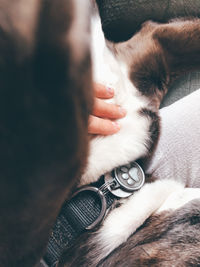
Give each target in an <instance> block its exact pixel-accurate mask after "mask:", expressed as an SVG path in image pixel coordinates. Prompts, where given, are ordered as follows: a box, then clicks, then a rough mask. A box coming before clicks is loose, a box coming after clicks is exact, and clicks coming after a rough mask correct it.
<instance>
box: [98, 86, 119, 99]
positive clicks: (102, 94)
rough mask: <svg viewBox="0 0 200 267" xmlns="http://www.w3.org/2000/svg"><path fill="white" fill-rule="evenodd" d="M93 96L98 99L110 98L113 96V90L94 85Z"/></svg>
mask: <svg viewBox="0 0 200 267" xmlns="http://www.w3.org/2000/svg"><path fill="white" fill-rule="evenodd" d="M94 95H95V96H96V97H98V98H104V99H107V98H112V97H113V96H114V90H113V89H112V88H111V87H107V86H104V85H102V84H99V83H94Z"/></svg>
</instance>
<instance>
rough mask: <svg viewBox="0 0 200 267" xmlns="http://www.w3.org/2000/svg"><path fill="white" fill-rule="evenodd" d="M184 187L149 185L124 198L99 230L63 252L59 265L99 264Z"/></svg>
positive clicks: (84, 266)
mask: <svg viewBox="0 0 200 267" xmlns="http://www.w3.org/2000/svg"><path fill="white" fill-rule="evenodd" d="M182 190H183V186H182V185H181V184H179V183H177V182H174V181H173V180H165V181H156V182H155V183H152V184H146V185H145V186H144V187H143V188H142V189H141V190H140V191H139V192H136V193H135V194H134V195H133V196H131V197H130V198H129V199H126V200H123V201H122V205H121V206H119V207H118V208H115V209H114V210H112V211H111V212H110V213H109V215H108V217H107V218H106V219H105V221H104V222H103V225H102V227H101V228H100V229H99V230H97V231H96V232H91V233H86V234H85V235H83V236H81V237H80V239H79V240H77V242H76V243H75V244H74V246H72V247H71V248H70V249H69V250H67V251H66V252H65V253H64V254H63V257H62V259H61V262H60V265H59V266H66V267H73V266H82V267H87V266H91V267H95V266H97V265H98V264H99V262H100V261H101V260H102V259H104V258H106V257H107V256H108V255H109V254H110V253H111V252H112V251H113V250H114V249H115V248H117V247H118V246H120V245H121V244H122V243H124V242H126V241H127V239H128V237H129V236H130V235H131V234H133V233H134V232H135V231H136V229H137V228H138V227H140V226H141V225H142V224H143V223H144V221H145V220H146V219H147V218H148V217H149V216H150V215H151V214H152V213H154V212H155V211H156V210H157V209H158V208H159V207H160V206H161V205H162V204H163V203H164V202H165V200H166V199H167V197H168V196H169V195H170V194H171V193H173V192H175V191H177V192H179V191H182Z"/></svg>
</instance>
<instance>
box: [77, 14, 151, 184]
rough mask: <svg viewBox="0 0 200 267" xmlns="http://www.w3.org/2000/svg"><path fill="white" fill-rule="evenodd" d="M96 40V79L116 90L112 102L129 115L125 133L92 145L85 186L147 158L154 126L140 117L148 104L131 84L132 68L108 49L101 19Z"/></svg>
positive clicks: (95, 29)
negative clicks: (150, 127) (150, 130)
mask: <svg viewBox="0 0 200 267" xmlns="http://www.w3.org/2000/svg"><path fill="white" fill-rule="evenodd" d="M92 38H93V39H92V58H93V71H94V79H95V81H96V82H99V83H103V84H105V85H109V86H112V87H113V88H114V90H115V97H114V98H113V99H112V101H113V102H114V103H116V104H119V105H121V106H122V107H124V108H125V109H126V111H127V115H126V117H125V118H123V119H120V120H119V121H120V124H121V130H120V131H119V132H118V133H116V134H114V135H111V136H101V137H97V138H95V139H93V140H92V141H91V142H90V155H89V159H88V165H87V168H86V171H85V173H84V175H83V176H82V178H81V185H84V184H88V183H90V182H94V181H96V180H97V179H98V178H99V177H100V175H102V174H104V173H106V172H108V171H111V170H112V169H113V168H114V167H117V166H119V165H122V164H127V163H128V162H130V161H134V160H136V159H137V158H139V157H141V156H143V155H145V154H146V153H147V149H148V148H147V143H148V141H149V133H148V129H149V125H150V122H149V120H148V118H145V117H144V116H141V115H139V111H140V110H141V109H142V108H144V107H147V106H148V100H147V99H146V98H144V97H142V96H141V95H140V94H139V92H138V90H137V89H136V88H135V87H134V85H133V83H132V82H131V81H130V80H129V77H128V75H129V72H128V66H127V65H126V64H125V63H124V62H123V61H121V60H120V59H119V58H118V59H117V58H116V57H115V56H113V54H112V52H111V51H110V50H109V49H108V48H107V46H106V43H105V39H104V36H103V33H102V31H101V24H100V21H99V19H97V18H96V19H93V20H92Z"/></svg>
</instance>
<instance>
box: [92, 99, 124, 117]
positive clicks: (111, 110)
mask: <svg viewBox="0 0 200 267" xmlns="http://www.w3.org/2000/svg"><path fill="white" fill-rule="evenodd" d="M92 115H94V116H97V117H101V118H107V119H119V118H123V117H124V116H125V115H126V110H125V109H123V108H121V107H119V106H117V105H114V104H110V103H106V102H105V101H104V100H101V99H98V98H95V101H94V107H93V111H92Z"/></svg>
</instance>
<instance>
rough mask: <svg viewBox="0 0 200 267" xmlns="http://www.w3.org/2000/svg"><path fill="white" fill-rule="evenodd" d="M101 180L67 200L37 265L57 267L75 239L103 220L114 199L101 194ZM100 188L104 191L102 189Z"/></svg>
mask: <svg viewBox="0 0 200 267" xmlns="http://www.w3.org/2000/svg"><path fill="white" fill-rule="evenodd" d="M104 185H105V183H104V179H103V177H101V178H100V181H99V182H98V183H95V184H94V185H93V186H85V187H83V188H81V189H79V190H78V191H77V192H75V194H74V195H73V196H72V198H71V200H69V201H66V202H65V203H64V204H63V206H62V208H61V211H60V214H59V215H58V217H57V220H56V223H55V225H54V228H53V231H52V234H51V236H50V239H49V243H48V246H47V251H46V254H45V256H44V258H43V260H42V261H41V262H40V264H41V266H43V267H54V266H56V264H57V262H58V260H59V258H60V256H61V254H62V252H63V250H64V249H66V247H69V246H71V245H72V244H73V242H74V241H75V240H76V238H77V237H78V236H80V235H81V234H82V233H83V232H85V231H87V230H91V229H93V228H94V227H95V226H97V225H98V224H99V223H100V222H101V221H102V220H103V218H104V216H105V214H106V211H107V210H108V209H109V208H110V206H111V205H112V203H113V202H114V199H117V198H116V197H115V196H114V195H113V194H111V193H110V192H109V191H104V190H103V188H104ZM102 187H103V188H102Z"/></svg>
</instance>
